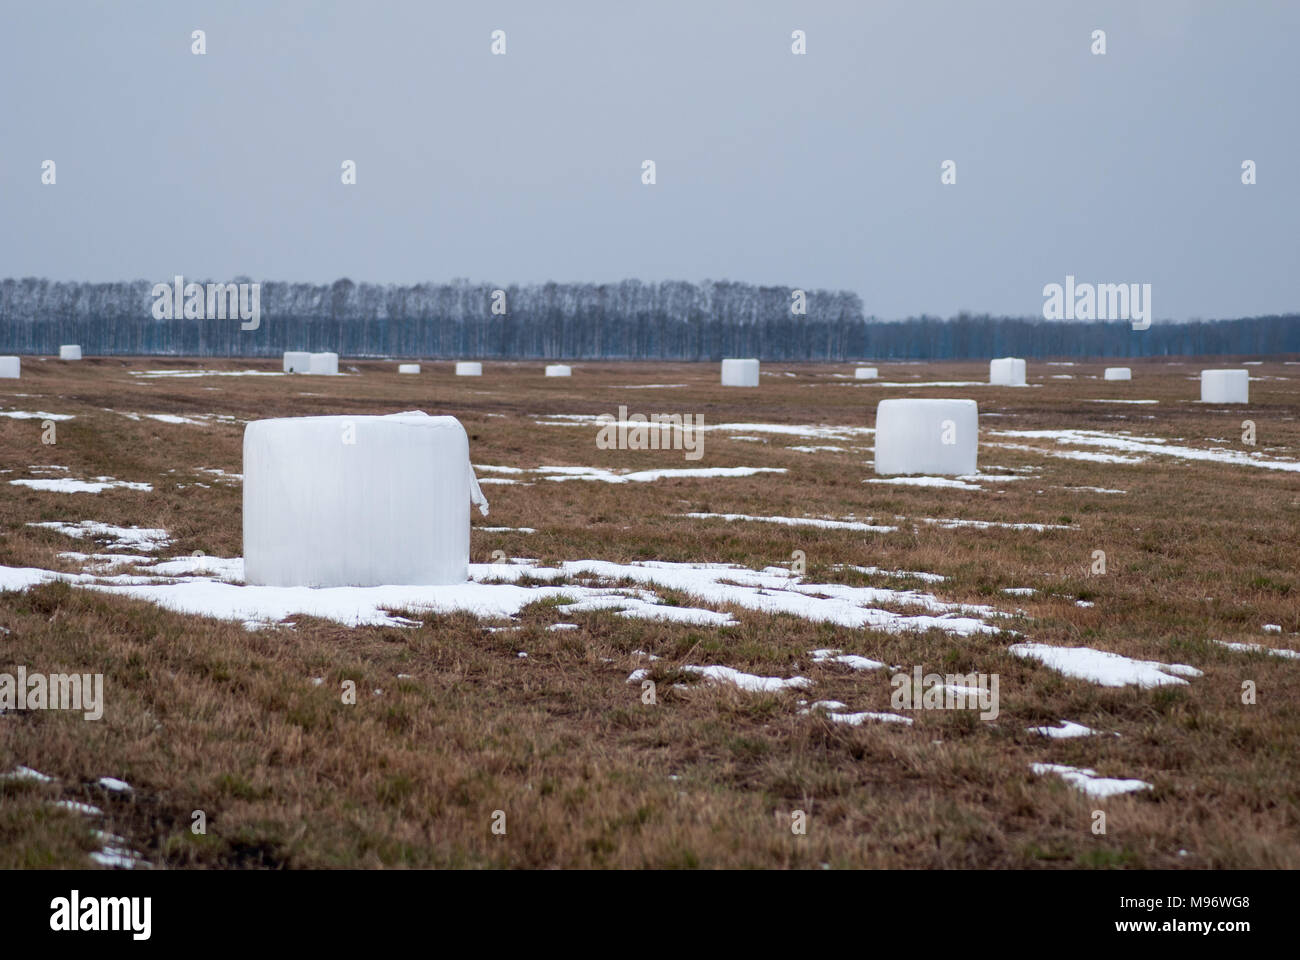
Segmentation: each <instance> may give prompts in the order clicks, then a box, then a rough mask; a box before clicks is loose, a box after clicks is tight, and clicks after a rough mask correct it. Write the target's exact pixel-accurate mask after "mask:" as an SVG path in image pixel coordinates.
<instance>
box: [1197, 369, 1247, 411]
mask: <svg viewBox="0 0 1300 960" xmlns="http://www.w3.org/2000/svg"><path fill="white" fill-rule="evenodd" d="M1201 402H1202V403H1249V402H1250V371H1249V370H1202V371H1201Z"/></svg>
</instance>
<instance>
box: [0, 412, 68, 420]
mask: <svg viewBox="0 0 1300 960" xmlns="http://www.w3.org/2000/svg"><path fill="white" fill-rule="evenodd" d="M75 416H76V414H72V413H44V412H43V411H36V412H32V411H29V410H0V417H8V418H9V419H11V420H71V419H73V418H74V417H75Z"/></svg>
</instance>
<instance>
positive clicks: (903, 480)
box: [862, 477, 983, 490]
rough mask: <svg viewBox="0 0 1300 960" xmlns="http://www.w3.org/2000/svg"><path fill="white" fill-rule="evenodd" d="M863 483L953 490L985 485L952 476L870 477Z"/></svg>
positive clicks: (978, 488) (970, 488)
mask: <svg viewBox="0 0 1300 960" xmlns="http://www.w3.org/2000/svg"><path fill="white" fill-rule="evenodd" d="M862 482H863V483H887V484H894V485H897V486H903V487H947V488H949V489H952V490H982V489H983V487H981V486H979V485H978V484H975V483H967V482H965V481H963V480H954V479H953V478H952V477H868V478H867V479H866V480H863V481H862Z"/></svg>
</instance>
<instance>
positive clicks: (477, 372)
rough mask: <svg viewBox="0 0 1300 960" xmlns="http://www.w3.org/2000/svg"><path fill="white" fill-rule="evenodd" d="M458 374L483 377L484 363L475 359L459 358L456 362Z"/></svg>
mask: <svg viewBox="0 0 1300 960" xmlns="http://www.w3.org/2000/svg"><path fill="white" fill-rule="evenodd" d="M456 376H458V377H481V376H483V364H481V363H478V362H476V361H473V360H458V361H457V362H456Z"/></svg>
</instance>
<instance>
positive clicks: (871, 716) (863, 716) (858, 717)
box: [826, 710, 912, 727]
mask: <svg viewBox="0 0 1300 960" xmlns="http://www.w3.org/2000/svg"><path fill="white" fill-rule="evenodd" d="M826 719H827V720H831V721H834V722H835V723H843V724H847V725H848V726H851V727H860V726H862V724H863V723H865V722H866V721H868V720H876V721H878V722H880V723H902V724H906V725H907V726H909V727H910V726H911V725H912V718H911V717H903V716H899V715H898V714H897V713H875V712H872V711H870V710H866V711H863V712H862V713H837V712H828V713H827V714H826Z"/></svg>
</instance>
